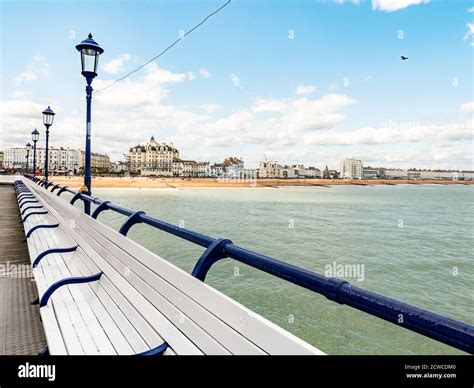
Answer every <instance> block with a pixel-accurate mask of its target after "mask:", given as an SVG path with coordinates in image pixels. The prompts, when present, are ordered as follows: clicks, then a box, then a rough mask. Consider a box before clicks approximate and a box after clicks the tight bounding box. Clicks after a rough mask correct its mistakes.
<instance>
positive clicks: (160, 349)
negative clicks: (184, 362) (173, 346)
mask: <svg viewBox="0 0 474 388" xmlns="http://www.w3.org/2000/svg"><path fill="white" fill-rule="evenodd" d="M168 348H169V345H168V344H167V343H166V342H163V343H162V344H161V345H160V346H157V347H156V348H154V349H150V350H147V351H145V352H142V353H137V354H136V355H137V356H162V355H163V353H164V352H165V351H166V349H168Z"/></svg>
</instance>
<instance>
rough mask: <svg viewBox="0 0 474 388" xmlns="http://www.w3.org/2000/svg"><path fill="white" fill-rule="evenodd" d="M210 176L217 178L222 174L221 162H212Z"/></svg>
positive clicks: (222, 166)
mask: <svg viewBox="0 0 474 388" xmlns="http://www.w3.org/2000/svg"><path fill="white" fill-rule="evenodd" d="M210 170H211V177H213V178H219V177H221V176H222V173H223V171H224V165H223V164H222V163H214V164H213V165H212V166H211V167H210Z"/></svg>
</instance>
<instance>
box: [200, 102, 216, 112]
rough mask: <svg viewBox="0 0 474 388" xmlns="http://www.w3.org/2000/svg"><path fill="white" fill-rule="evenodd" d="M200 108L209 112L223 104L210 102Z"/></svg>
mask: <svg viewBox="0 0 474 388" xmlns="http://www.w3.org/2000/svg"><path fill="white" fill-rule="evenodd" d="M200 108H201V109H202V110H203V111H205V112H207V113H214V112H215V111H217V110H219V109H220V108H221V106H220V105H219V104H215V103H209V104H202V105H201V107H200Z"/></svg>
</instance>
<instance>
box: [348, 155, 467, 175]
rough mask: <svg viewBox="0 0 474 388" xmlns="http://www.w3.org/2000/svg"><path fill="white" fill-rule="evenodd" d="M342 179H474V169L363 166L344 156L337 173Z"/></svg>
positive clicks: (360, 162)
mask: <svg viewBox="0 0 474 388" xmlns="http://www.w3.org/2000/svg"><path fill="white" fill-rule="evenodd" d="M339 176H340V178H342V179H411V180H456V181H458V180H459V181H472V180H474V171H459V170H428V169H416V168H409V169H401V168H385V167H370V166H367V167H364V165H363V163H362V161H361V160H359V159H356V158H346V159H344V160H343V161H342V162H341V171H340V174H339Z"/></svg>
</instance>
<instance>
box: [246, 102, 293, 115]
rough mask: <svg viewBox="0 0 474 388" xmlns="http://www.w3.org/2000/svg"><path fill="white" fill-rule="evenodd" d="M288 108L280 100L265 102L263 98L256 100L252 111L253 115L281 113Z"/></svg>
mask: <svg viewBox="0 0 474 388" xmlns="http://www.w3.org/2000/svg"><path fill="white" fill-rule="evenodd" d="M286 108H288V104H287V103H286V102H284V101H281V100H266V99H264V98H257V101H256V103H255V105H254V106H253V107H252V110H253V111H254V112H255V113H261V112H283V111H285V110H286Z"/></svg>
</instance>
